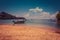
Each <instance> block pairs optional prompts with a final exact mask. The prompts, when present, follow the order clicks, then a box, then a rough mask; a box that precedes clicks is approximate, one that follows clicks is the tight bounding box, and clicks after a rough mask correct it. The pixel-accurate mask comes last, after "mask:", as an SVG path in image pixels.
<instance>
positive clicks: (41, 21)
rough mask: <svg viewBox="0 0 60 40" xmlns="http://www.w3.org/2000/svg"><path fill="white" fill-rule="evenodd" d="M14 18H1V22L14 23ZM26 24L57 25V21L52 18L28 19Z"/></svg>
mask: <svg viewBox="0 0 60 40" xmlns="http://www.w3.org/2000/svg"><path fill="white" fill-rule="evenodd" d="M13 21H14V19H11V20H0V24H13ZM25 24H39V25H40V24H43V25H49V26H56V21H55V20H51V19H27V20H26V22H25Z"/></svg>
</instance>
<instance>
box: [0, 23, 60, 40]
mask: <svg viewBox="0 0 60 40" xmlns="http://www.w3.org/2000/svg"><path fill="white" fill-rule="evenodd" d="M0 40H60V34H58V33H55V30H54V29H53V28H49V27H45V25H22V24H20V25H11V24H9V25H7V24H6V25H0Z"/></svg>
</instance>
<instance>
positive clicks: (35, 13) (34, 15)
mask: <svg viewBox="0 0 60 40" xmlns="http://www.w3.org/2000/svg"><path fill="white" fill-rule="evenodd" d="M56 14H57V13H55V14H50V13H49V12H44V11H43V9H42V8H39V7H36V8H35V9H29V12H28V13H27V14H26V15H24V17H26V18H29V19H55V16H56Z"/></svg>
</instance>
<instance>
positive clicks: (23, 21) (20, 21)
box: [13, 18, 26, 24]
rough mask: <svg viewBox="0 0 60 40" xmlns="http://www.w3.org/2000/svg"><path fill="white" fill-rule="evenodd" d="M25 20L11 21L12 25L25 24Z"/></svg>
mask: <svg viewBox="0 0 60 40" xmlns="http://www.w3.org/2000/svg"><path fill="white" fill-rule="evenodd" d="M25 21H26V19H25V18H20V19H15V21H13V23H14V24H22V23H25Z"/></svg>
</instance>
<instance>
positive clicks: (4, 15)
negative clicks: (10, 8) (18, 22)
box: [0, 12, 25, 20]
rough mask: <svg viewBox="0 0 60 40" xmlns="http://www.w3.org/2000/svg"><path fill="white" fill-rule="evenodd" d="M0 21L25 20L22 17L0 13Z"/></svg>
mask: <svg viewBox="0 0 60 40" xmlns="http://www.w3.org/2000/svg"><path fill="white" fill-rule="evenodd" d="M0 19H3V20H4V19H25V18H24V17H16V16H14V15H11V14H8V13H6V12H0Z"/></svg>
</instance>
